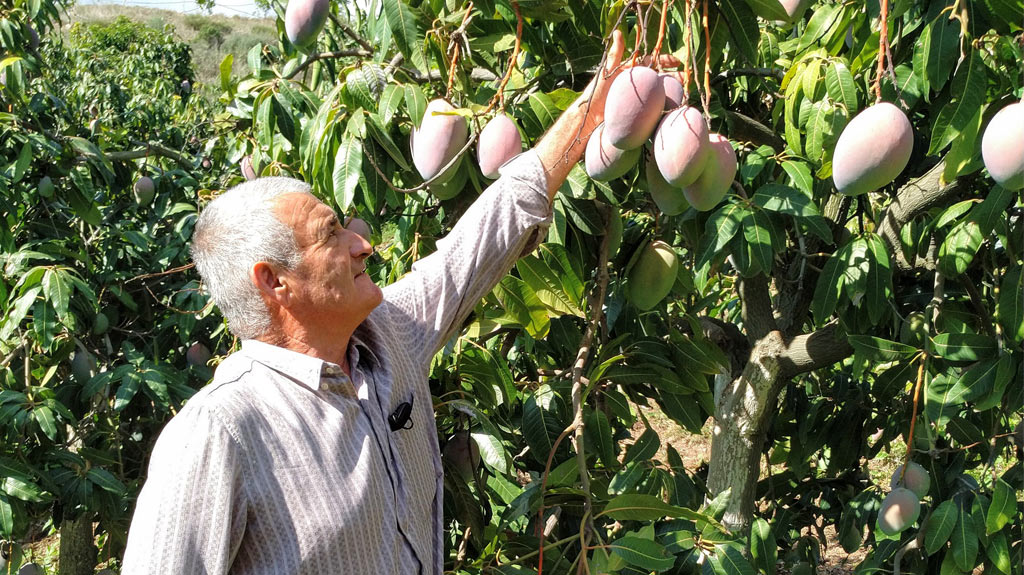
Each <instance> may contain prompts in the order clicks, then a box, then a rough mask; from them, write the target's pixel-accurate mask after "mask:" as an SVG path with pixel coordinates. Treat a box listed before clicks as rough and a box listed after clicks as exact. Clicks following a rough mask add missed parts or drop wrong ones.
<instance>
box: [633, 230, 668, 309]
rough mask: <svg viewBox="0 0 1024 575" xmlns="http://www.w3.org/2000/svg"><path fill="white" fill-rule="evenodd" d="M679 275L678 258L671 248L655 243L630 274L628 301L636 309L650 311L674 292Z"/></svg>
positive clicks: (641, 255) (641, 256) (650, 244)
mask: <svg viewBox="0 0 1024 575" xmlns="http://www.w3.org/2000/svg"><path fill="white" fill-rule="evenodd" d="M678 273H679V258H678V257H677V256H676V252H675V251H674V250H673V249H672V246H669V245H668V244H666V243H665V242H663V241H661V240H655V241H653V242H651V243H649V244H647V245H646V246H645V247H644V250H643V252H641V254H640V258H639V259H638V260H637V262H636V263H635V264H634V265H633V269H631V270H630V271H629V284H628V285H627V286H626V297H627V298H629V301H631V302H633V305H635V306H636V307H637V308H639V309H641V310H644V311H646V310H649V309H651V308H653V307H654V306H656V305H658V303H659V302H661V300H663V299H665V296H667V295H668V294H669V292H670V291H672V286H673V285H674V284H675V283H676V274H678Z"/></svg>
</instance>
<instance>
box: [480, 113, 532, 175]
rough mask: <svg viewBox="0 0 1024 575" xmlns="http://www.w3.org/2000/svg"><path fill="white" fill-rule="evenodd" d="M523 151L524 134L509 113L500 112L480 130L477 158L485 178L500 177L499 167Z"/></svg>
mask: <svg viewBox="0 0 1024 575" xmlns="http://www.w3.org/2000/svg"><path fill="white" fill-rule="evenodd" d="M522 151H523V136H522V135H521V134H520V133H519V128H517V127H516V123H515V122H514V121H513V120H512V118H510V117H508V114H504V113H502V114H498V115H497V116H495V117H494V118H492V119H491V121H490V122H487V125H486V126H484V129H483V130H480V139H479V140H478V141H477V145H476V158H477V162H478V163H479V164H480V171H481V172H482V173H483V175H484V177H485V178H490V179H492V180H493V179H494V178H497V177H498V175H499V174H498V168H500V167H501V166H502V165H504V164H505V162H507V161H509V160H511V159H512V158H514V157H515V156H516V155H517V154H519V152H522Z"/></svg>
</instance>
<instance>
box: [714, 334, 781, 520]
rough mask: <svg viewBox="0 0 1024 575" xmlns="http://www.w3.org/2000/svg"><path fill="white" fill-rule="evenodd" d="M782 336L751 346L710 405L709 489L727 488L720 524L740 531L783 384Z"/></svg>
mask: <svg viewBox="0 0 1024 575" xmlns="http://www.w3.org/2000/svg"><path fill="white" fill-rule="evenodd" d="M785 351H786V344H785V342H784V341H783V339H782V334H781V333H779V332H778V331H772V332H770V333H768V335H766V336H765V337H764V338H762V339H761V340H760V341H758V342H757V343H756V344H755V345H754V349H753V350H751V353H750V360H749V361H748V362H747V364H746V366H745V367H744V369H743V373H742V374H741V375H740V376H739V377H738V378H736V379H734V380H733V381H732V382H730V383H729V385H727V386H726V388H725V389H724V390H722V394H721V397H719V398H718V401H717V403H716V406H715V428H714V434H713V436H712V438H711V464H710V467H709V469H708V483H707V485H708V490H709V491H710V492H711V496H712V497H714V496H716V495H718V494H719V493H722V492H723V491H725V490H726V489H731V490H732V496H731V497H730V498H729V505H728V507H727V508H726V511H725V516H724V517H723V519H722V522H723V524H724V525H725V526H726V527H727V528H729V529H730V530H732V531H737V530H745V529H746V528H747V527H748V526H749V525H750V521H751V517H752V516H753V513H754V497H755V489H756V488H757V479H758V472H759V470H760V465H759V461H758V460H759V458H760V455H761V448H762V445H763V444H764V438H765V432H766V430H767V425H768V423H769V420H770V419H771V416H772V415H773V414H774V412H775V411H774V408H775V403H776V399H777V398H778V395H779V391H780V389H781V387H782V384H783V383H784V376H783V373H782V367H781V362H780V361H779V358H780V356H782V355H783V354H784V353H785Z"/></svg>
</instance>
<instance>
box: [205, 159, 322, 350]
mask: <svg viewBox="0 0 1024 575" xmlns="http://www.w3.org/2000/svg"><path fill="white" fill-rule="evenodd" d="M289 193H306V194H308V193H311V192H310V187H309V185H308V184H306V183H305V182H301V181H299V180H295V179H292V178H281V177H271V178H259V179H255V180H252V181H249V182H245V183H242V184H239V185H237V186H235V187H234V188H231V189H230V190H228V191H227V192H224V193H223V194H221V195H220V196H218V197H217V198H216V199H214V200H213V201H212V202H210V203H209V204H208V205H207V206H206V209H204V210H203V213H202V214H200V216H199V220H198V221H197V222H196V226H195V231H194V232H193V234H192V260H193V261H195V263H196V269H197V270H198V271H199V275H200V276H201V277H202V278H203V282H204V283H205V285H206V289H208V290H209V292H210V297H211V298H212V299H213V301H214V303H216V304H217V306H218V307H220V311H221V313H222V314H224V317H225V318H227V320H228V328H229V329H230V330H231V332H232V333H233V334H235V335H236V336H237V337H239V338H240V339H253V338H256V337H259V336H261V335H263V334H264V333H266V332H267V331H268V330H269V329H270V314H269V312H268V310H267V306H266V304H264V302H263V298H262V297H261V296H260V291H259V289H258V288H257V287H256V285H255V284H253V282H252V280H251V279H250V277H249V270H251V269H252V266H254V265H256V264H257V263H259V262H267V263H271V264H274V265H278V266H281V267H283V268H285V269H288V270H292V269H295V267H296V266H298V265H299V263H300V262H301V260H302V254H301V253H300V252H299V249H298V246H296V244H295V234H294V232H293V231H292V229H291V228H289V227H288V226H287V225H285V224H283V223H281V220H279V219H278V218H277V215H276V214H275V213H274V207H275V201H274V200H275V199H276V198H278V197H280V196H282V195H284V194H289Z"/></svg>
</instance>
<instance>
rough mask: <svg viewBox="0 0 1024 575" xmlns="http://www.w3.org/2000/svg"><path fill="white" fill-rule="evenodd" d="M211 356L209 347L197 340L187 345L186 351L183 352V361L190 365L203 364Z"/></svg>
mask: <svg viewBox="0 0 1024 575" xmlns="http://www.w3.org/2000/svg"><path fill="white" fill-rule="evenodd" d="M212 358H213V354H211V353H210V349H209V348H208V347H206V346H205V345H203V344H201V343H199V342H198V341H197V342H196V343H193V344H192V345H191V346H189V348H188V351H186V352H185V361H187V362H188V364H189V365H192V366H197V367H198V366H205V365H206V364H207V363H209V362H210V359H212Z"/></svg>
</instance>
